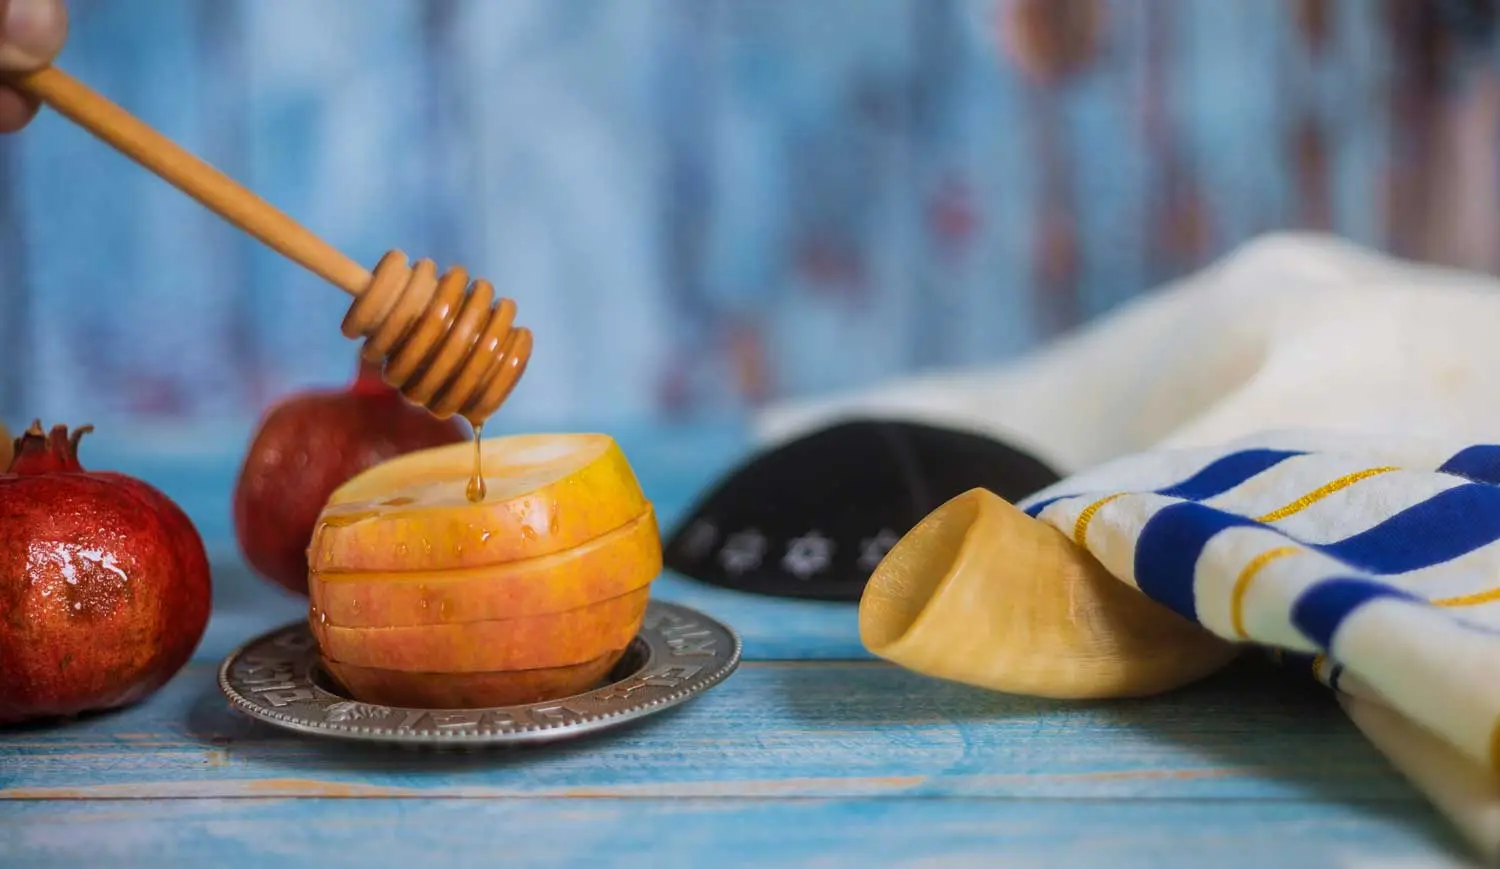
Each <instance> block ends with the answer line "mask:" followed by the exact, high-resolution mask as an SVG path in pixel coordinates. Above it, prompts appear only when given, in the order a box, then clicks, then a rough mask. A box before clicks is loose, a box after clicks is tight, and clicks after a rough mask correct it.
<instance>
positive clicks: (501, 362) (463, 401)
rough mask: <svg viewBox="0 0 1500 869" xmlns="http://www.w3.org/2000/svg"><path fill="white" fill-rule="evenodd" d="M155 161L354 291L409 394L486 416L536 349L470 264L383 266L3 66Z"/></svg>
mask: <svg viewBox="0 0 1500 869" xmlns="http://www.w3.org/2000/svg"><path fill="white" fill-rule="evenodd" d="M0 80H3V81H4V82H5V83H6V84H8V85H11V86H12V87H16V88H19V89H20V90H23V91H25V92H26V93H28V94H31V95H32V96H34V97H36V98H37V99H38V100H41V101H42V102H43V103H45V104H47V105H48V106H51V107H52V108H53V109H55V110H56V111H57V112H59V113H60V114H62V115H63V116H65V117H67V118H69V119H71V120H72V121H74V122H75V123H77V124H78V125H79V126H81V127H83V128H84V129H86V130H88V131H89V132H91V133H93V134H94V135H95V136H97V137H99V138H100V139H101V140H103V141H104V142H106V143H108V144H109V145H111V146H113V147H114V148H115V149H116V150H118V151H119V152H120V153H122V154H124V155H125V156H127V157H129V158H130V159H132V160H134V161H135V162H137V163H139V164H140V165H142V166H144V167H146V168H147V169H149V170H150V171H151V172H153V173H155V174H156V175H158V176H160V177H161V178H162V179H164V180H165V181H167V182H168V183H169V184H171V185H172V186H174V187H176V188H178V189H179V190H181V191H182V192H184V193H186V194H187V195H189V196H191V197H192V198H194V199H196V200H198V201H199V202H201V203H203V205H205V206H207V207H208V208H209V210H211V211H213V212H215V213H217V214H219V215H221V216H222V217H224V219H225V220H228V221H229V222H230V223H232V224H234V225H235V226H237V227H239V228H240V229H242V230H244V231H245V232H247V233H249V234H250V235H252V236H254V237H255V238H258V239H260V241H261V242H263V243H264V244H265V245H266V246H268V247H270V248H271V249H273V250H275V251H277V252H279V253H281V254H282V255H283V256H285V257H287V258H288V259H290V260H292V261H293V262H296V263H299V264H301V265H302V266H303V267H305V268H307V269H308V270H309V271H311V272H313V273H314V274H316V275H318V276H319V277H321V278H323V279H324V280H326V281H328V282H329V283H331V284H333V285H334V286H336V287H338V288H339V289H341V290H343V291H344V292H346V293H348V294H349V295H351V296H353V297H354V301H353V303H351V304H350V306H349V311H348V313H346V314H345V315H344V322H343V333H344V335H345V336H346V337H349V338H364V339H365V345H364V351H363V353H364V358H365V359H367V360H369V361H370V362H382V361H383V362H384V363H385V367H384V370H383V372H382V377H383V378H384V380H385V382H386V383H388V384H390V385H391V386H393V387H395V388H396V389H398V390H400V392H401V394H402V395H404V396H406V398H407V399H408V400H409V401H412V402H413V403H415V404H419V405H421V406H423V407H425V408H427V410H428V411H429V412H431V413H432V414H434V415H435V416H438V417H442V418H446V417H448V416H451V415H453V414H462V415H463V416H464V417H465V418H467V419H468V420H469V422H470V423H472V424H474V425H476V426H477V425H481V424H482V423H483V421H484V419H485V418H487V417H488V416H489V415H490V414H491V413H493V412H494V411H495V410H496V409H497V408H498V407H499V406H500V405H501V404H502V403H503V402H504V401H505V399H506V397H507V396H509V395H510V392H511V390H512V389H514V388H515V385H516V383H517V381H519V380H520V379H521V375H522V374H523V373H524V372H525V370H526V365H527V363H528V362H529V360H530V359H531V346H532V338H531V331H530V330H529V329H526V328H525V327H518V326H515V324H514V320H515V313H516V305H515V303H514V302H513V301H511V300H510V299H504V298H501V299H496V297H495V295H494V288H493V287H491V286H490V285H489V283H488V282H486V281H483V280H476V281H474V282H472V283H470V281H469V277H468V274H467V273H466V272H464V271H463V270H462V269H452V270H450V271H448V272H446V273H444V274H442V275H438V274H437V270H436V266H435V265H434V264H433V262H432V261H431V260H425V259H424V260H420V261H419V262H417V263H416V264H415V265H409V264H408V263H407V260H406V256H405V255H404V254H402V253H401V252H400V251H391V252H389V253H387V254H386V255H385V256H384V257H383V258H382V259H381V260H380V263H379V264H378V265H376V267H375V269H374V270H373V272H371V271H368V270H366V269H365V268H364V267H363V266H361V265H360V264H359V263H357V262H355V261H353V260H351V259H349V258H348V257H346V256H344V255H343V254H342V253H340V252H339V251H338V250H337V249H335V248H334V247H332V246H331V245H329V244H328V243H327V242H325V241H323V240H322V239H320V238H318V237H317V236H316V235H314V234H313V233H311V232H309V231H308V230H306V229H304V228H303V227H302V226H301V225H300V224H298V223H297V222H296V221H295V220H292V219H291V218H290V217H288V216H286V215H285V214H283V213H282V212H281V211H279V210H277V209H276V208H275V207H274V206H272V205H271V204H270V203H268V202H266V201H265V200H263V199H261V198H260V197H259V196H256V195H255V194H254V193H251V192H250V191H249V190H246V189H245V188H244V187H241V186H240V185H239V184H237V183H235V182H234V181H233V180H232V179H231V178H230V177H229V176H227V175H225V174H224V173H223V172H220V171H219V170H217V169H215V168H214V167H212V166H210V165H208V164H207V163H205V162H203V161H202V160H200V159H198V158H197V157H195V156H193V155H192V154H190V153H188V152H187V151H185V150H183V149H182V148H181V147H179V146H178V145H176V144H175V143H173V142H172V140H170V139H168V138H167V137H166V136H163V135H162V134H160V133H158V132H156V131H155V130H153V129H151V128H150V127H149V126H147V125H146V124H145V123H143V122H142V121H141V120H140V119H138V118H136V117H134V116H132V115H131V114H130V113H129V112H127V111H125V110H124V109H122V108H120V107H119V106H117V105H115V104H114V103H112V102H110V101H109V100H107V99H105V98H104V97H103V96H100V95H99V94H97V93H95V92H94V91H92V90H91V89H89V87H88V86H86V85H84V84H83V83H82V82H80V81H78V80H76V79H74V78H73V77H72V76H70V75H68V74H67V73H65V72H63V71H62V70H60V69H58V68H56V67H48V68H45V69H41V70H37V71H35V72H30V73H22V74H17V75H0Z"/></svg>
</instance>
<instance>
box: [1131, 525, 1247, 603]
mask: <svg viewBox="0 0 1500 869" xmlns="http://www.w3.org/2000/svg"><path fill="white" fill-rule="evenodd" d="M1246 527H1250V528H1266V527H1268V526H1266V525H1263V524H1261V523H1260V522H1256V521H1255V520H1254V519H1251V518H1248V517H1246V516H1236V515H1235V514H1233V513H1226V512H1224V511H1223V510H1215V509H1214V508H1212V507H1205V506H1203V505H1202V504H1199V503H1197V502H1196V501H1184V502H1182V503H1181V504H1173V505H1172V506H1170V507H1164V508H1162V509H1161V510H1159V511H1158V512H1157V513H1156V515H1154V516H1152V517H1151V518H1150V519H1148V520H1146V525H1145V527H1143V528H1142V529H1141V534H1140V537H1139V538H1138V539H1137V540H1136V544H1135V583H1136V587H1138V588H1139V589H1140V590H1141V591H1143V592H1145V593H1146V596H1147V597H1149V598H1151V599H1152V600H1154V601H1156V602H1157V603H1159V604H1161V605H1163V606H1165V607H1167V608H1169V609H1171V610H1173V611H1174V612H1176V613H1177V614H1178V615H1180V616H1182V617H1184V618H1189V619H1193V620H1194V621H1197V620H1198V606H1197V603H1196V601H1195V596H1194V594H1193V576H1194V573H1195V572H1196V570H1197V567H1198V557H1199V556H1200V555H1202V554H1203V547H1204V546H1206V545H1207V544H1208V541H1209V540H1212V539H1213V537H1214V535H1216V534H1218V533H1219V532H1220V531H1223V530H1225V529H1226V528H1246Z"/></svg>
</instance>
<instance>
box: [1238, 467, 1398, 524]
mask: <svg viewBox="0 0 1500 869" xmlns="http://www.w3.org/2000/svg"><path fill="white" fill-rule="evenodd" d="M1396 470H1400V469H1399V468H1366V469H1365V470H1363V471H1355V472H1354V473H1352V474H1346V475H1344V476H1342V477H1339V478H1338V479H1337V480H1334V481H1333V482H1331V483H1327V484H1325V485H1322V486H1319V487H1318V488H1316V489H1313V490H1312V491H1311V492H1308V493H1307V494H1306V495H1303V496H1302V497H1300V498H1298V499H1297V500H1295V501H1292V502H1291V503H1289V504H1284V505H1282V506H1280V507H1277V508H1276V509H1275V510H1272V511H1271V512H1269V513H1266V514H1263V515H1260V516H1256V517H1255V521H1257V522H1275V521H1276V520H1278V519H1285V518H1286V517H1288V516H1292V515H1295V514H1297V513H1301V512H1302V511H1303V510H1306V509H1307V508H1308V507H1310V506H1312V505H1313V504H1316V503H1318V502H1319V501H1321V500H1323V499H1324V498H1327V497H1328V496H1329V495H1332V494H1333V493H1334V492H1338V491H1341V490H1343V489H1347V488H1349V487H1350V486H1352V485H1354V484H1355V483H1358V482H1359V481H1360V480H1364V479H1367V478H1369V477H1373V476H1375V475H1376V474H1384V473H1387V472H1388V471H1396Z"/></svg>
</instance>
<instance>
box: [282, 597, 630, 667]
mask: <svg viewBox="0 0 1500 869" xmlns="http://www.w3.org/2000/svg"><path fill="white" fill-rule="evenodd" d="M650 594H651V588H650V586H646V587H644V588H640V589H637V590H636V591H632V592H629V593H627V594H623V595H621V596H619V597H617V598H614V599H612V600H606V601H600V602H599V603H594V604H589V605H588V606H584V607H579V608H578V609H575V610H569V611H567V612H561V613H548V614H546V615H540V616H525V617H522V618H518V619H496V620H493V621H486V622H468V623H466V624H458V625H418V626H408V627H392V628H344V627H337V626H333V625H329V624H326V623H324V622H323V621H322V620H321V619H316V618H315V619H309V624H310V625H311V627H312V632H313V636H314V637H315V638H316V639H317V641H318V648H319V650H320V651H321V652H322V654H323V655H324V657H326V658H329V659H332V660H334V661H341V662H343V663H345V664H353V665H355V666H359V667H375V668H377V669H383V670H405V671H408V672H428V673H479V672H485V671H500V670H534V669H538V668H541V667H566V666H570V665H572V664H581V663H583V662H584V661H591V660H593V659H594V658H597V657H599V656H600V655H602V654H604V653H605V652H608V651H610V650H613V649H623V648H625V646H626V644H627V643H629V642H630V640H631V639H632V638H633V637H634V636H635V635H636V633H637V632H638V631H639V630H640V629H641V622H642V621H643V620H644V619H645V615H646V603H647V600H648V599H649V597H650Z"/></svg>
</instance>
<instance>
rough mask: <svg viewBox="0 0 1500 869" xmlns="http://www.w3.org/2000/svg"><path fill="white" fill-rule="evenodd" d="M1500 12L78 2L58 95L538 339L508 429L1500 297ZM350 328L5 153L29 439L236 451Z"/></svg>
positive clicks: (1020, 1)
mask: <svg viewBox="0 0 1500 869" xmlns="http://www.w3.org/2000/svg"><path fill="white" fill-rule="evenodd" d="M1493 6H1494V4H1493V3H1490V2H1482V0H1471V2H1424V0H1109V2H1106V0H1030V2H1028V0H123V2H122V0H71V9H72V12H73V38H72V40H71V42H70V44H69V46H68V48H67V50H66V52H65V53H64V55H63V57H62V59H61V61H60V64H61V65H62V66H63V67H64V68H66V69H68V70H69V71H71V72H72V73H74V74H75V75H77V76H79V77H80V78H82V79H83V80H85V81H86V82H88V83H90V84H92V85H93V86H95V87H96V88H98V89H99V90H100V91H102V92H104V93H105V94H106V95H108V96H110V97H111V98H113V99H115V100H116V101H118V102H119V103H121V104H122V105H123V106H125V107H127V108H128V109H130V110H131V111H133V112H136V113H138V114H139V115H141V116H142V117H144V118H145V119H146V120H147V121H148V122H150V123H152V124H153V125H156V126H157V127H158V128H159V129H161V130H162V131H164V132H165V133H167V134H168V135H170V136H172V137H174V138H176V139H177V140H179V141H180V142H182V143H183V144H185V145H186V146H187V147H189V148H190V149H192V150H194V151H195V152H197V153H199V154H200V155H202V156H203V157H205V158H206V159H208V160H209V161H210V162H213V163H215V164H216V165H218V166H220V167H221V168H223V169H224V170H226V171H227V172H229V173H230V174H231V175H233V176H235V177H237V178H239V179H240V180H242V181H243V182H244V183H246V184H247V185H248V186H250V187H251V188H252V189H254V190H256V191H258V192H259V193H261V194H262V195H264V196H265V197H267V198H268V199H270V200H271V201H272V202H274V203H276V204H277V205H279V206H280V207H282V208H283V209H284V210H286V211H287V212H289V213H290V214H292V215H293V216H294V217H296V218H298V219H299V220H301V221H303V222H304V223H305V224H306V225H307V226H309V227H310V228H312V229H313V230H314V231H316V232H318V233H320V234H322V235H323V236H324V237H325V238H327V239H328V240H329V241H330V242H332V243H333V244H334V245H336V246H338V247H340V248H342V249H343V250H345V251H346V252H347V253H349V254H350V255H351V256H353V257H355V258H356V259H359V260H361V261H363V262H367V263H370V264H372V265H373V263H374V262H375V261H376V260H377V259H378V258H379V256H380V255H381V254H382V253H383V252H384V251H385V250H386V249H388V248H392V247H399V248H402V249H404V250H405V251H407V252H408V253H410V254H412V255H414V256H431V257H433V258H435V259H437V260H438V262H439V263H440V264H452V263H461V264H464V265H466V266H468V267H469V268H470V270H471V271H472V272H476V273H479V274H482V275H485V276H488V277H489V278H490V279H491V280H492V281H493V282H494V284H495V285H496V287H497V288H498V289H499V291H500V292H501V293H502V294H505V295H509V296H511V297H513V298H515V299H516V300H517V302H518V304H519V308H520V320H521V322H523V323H524V324H526V325H529V326H531V327H532V328H533V329H534V330H535V332H536V336H537V343H536V351H535V355H534V358H533V361H532V364H531V367H530V369H529V371H528V373H527V375H526V377H525V379H524V380H523V382H522V385H521V387H520V388H519V389H518V390H517V392H516V393H515V394H514V396H513V398H512V400H511V401H510V403H508V404H507V406H506V407H505V409H504V410H503V411H502V417H503V418H501V419H497V427H503V428H551V427H563V428H570V427H581V426H590V427H598V426H612V425H621V426H638V425H649V424H655V423H660V422H664V421H694V420H698V421H701V420H720V421H722V420H734V419H736V418H739V417H742V416H743V415H744V414H745V413H746V412H748V411H752V410H753V409H754V408H755V407H756V406H758V405H760V404H762V403H764V402H766V401H768V400H772V399H775V398H778V397H785V396H806V395H811V394H819V393H824V392H827V391H830V390H836V389H842V388H847V387H852V386H857V385H861V384H867V383H870V382H872V381H876V380H878V379H882V378H885V377H889V376H892V375H897V374H901V373H906V372H911V371H916V370H922V369H929V368H933V367H940V366H941V367H947V366H957V365H966V364H972V363H978V362H990V361H994V360H999V359H1004V358H1008V357H1012V356H1014V355H1016V354H1018V353H1021V352H1023V351H1025V350H1027V349H1028V348H1031V347H1034V346H1036V345H1037V344H1039V343H1040V342H1044V341H1046V340H1048V339H1049V338H1050V337H1052V336H1054V335H1056V334H1058V333H1059V332H1061V331H1064V330H1067V329H1069V328H1072V327H1074V326H1076V325H1077V324H1079V323H1082V322H1085V321H1087V320H1088V319H1090V318H1093V317H1097V316H1099V315H1101V314H1102V313H1104V312H1106V311H1108V310H1110V309H1111V308H1112V307H1114V306H1116V305H1118V304H1119V303H1121V302H1122V301H1124V300H1126V299H1128V298H1129V297H1131V296H1132V295H1135V294H1138V293H1141V292H1144V291H1148V290H1149V289H1150V288H1151V287H1153V286H1156V285H1158V284H1160V283H1161V282H1162V281H1165V280H1168V279H1170V278H1172V277H1174V276H1177V275H1180V274H1182V273H1184V272H1187V271H1190V270H1192V269H1194V268H1197V267H1200V266H1202V265H1204V264H1205V263H1207V262H1208V261H1209V260H1211V259H1212V258H1213V257H1215V256H1217V255H1218V254H1220V253H1222V252H1224V251H1225V250H1226V249H1228V248H1230V247H1232V246H1234V245H1235V244H1237V243H1239V242H1241V241H1243V240H1244V239H1246V238H1248V237H1250V236H1252V235H1254V234H1256V233H1259V232H1263V231H1266V230H1270V229H1275V228H1284V227H1303V228H1313V229H1331V230H1334V231H1336V232H1339V233H1341V234H1343V235H1346V236H1349V237H1351V238H1353V239H1355V240H1357V241H1360V242H1363V243H1366V244H1371V245H1376V246H1379V247H1383V248H1386V249H1389V250H1394V251H1397V252H1399V253H1403V254H1406V255H1410V256H1415V257H1420V258H1423V259H1429V260H1437V261H1444V262H1449V263H1454V264H1458V265H1464V266H1468V267H1472V268H1478V269H1483V270H1495V269H1496V267H1497V265H1500V181H1497V177H1500V175H1497V169H1500V151H1497V148H1496V133H1497V129H1500V128H1497V123H1500V97H1497V94H1500V89H1497V78H1496V66H1495V58H1496V40H1495V38H1494V31H1493ZM347 302H348V299H347V297H346V296H344V295H343V294H342V293H340V292H338V291H336V290H335V289H333V288H332V287H330V286H328V285H326V284H323V283H321V282H320V281H319V280H318V279H317V278H314V277H312V276H311V275H309V274H307V273H305V272H303V271H302V270H301V269H300V268H299V267H297V266H294V265H292V264H290V263H288V262H286V261H284V260H282V259H280V258H279V257H278V256H277V255H275V254H272V253H270V252H268V251H266V250H264V249H262V248H260V247H258V246H257V244H256V243H255V242H253V241H250V240H249V239H247V238H245V237H243V236H241V235H239V234H238V233H237V232H236V231H235V230H232V229H230V228H228V227H227V225H225V224H223V223H222V222H221V221H220V220H219V219H218V218H216V217H214V216H213V215H211V214H209V213H208V212H206V211H204V210H203V209H202V208H200V207H199V206H198V205H197V204H195V203H194V202H192V201H190V200H188V199H187V198H185V197H183V196H182V195H181V194H179V193H177V192H176V191H175V190H174V189H172V188H170V187H168V186H167V185H165V184H164V183H162V182H161V181H159V180H157V179H155V178H154V177H152V176H149V175H148V174H146V173H145V172H144V171H143V170H140V169H138V168H136V167H135V166H134V165H133V164H130V163H128V162H127V161H126V160H125V159H124V158H122V157H120V156H118V155H116V154H115V153H114V152H113V151H111V150H109V149H108V148H106V147H105V146H103V145H101V144H100V143H98V142H97V141H95V140H93V139H92V138H90V137H89V136H88V135H87V134H85V133H83V132H81V131H80V130H78V129H76V128H74V127H72V126H71V125H70V124H69V123H67V122H65V121H63V120H62V119H61V118H59V117H58V116H56V115H54V114H50V113H44V116H43V117H42V118H41V119H39V121H38V122H37V123H36V124H35V125H34V126H33V127H31V128H29V129H28V130H27V131H26V132H25V133H23V134H22V135H19V136H10V137H4V138H3V139H0V418H3V419H4V420H6V421H7V422H8V423H10V424H11V425H12V426H13V427H14V426H16V425H18V424H24V423H25V422H26V421H29V420H30V419H31V418H32V417H37V416H40V417H42V418H44V419H45V420H46V421H48V422H49V423H50V422H53V421H64V422H68V423H71V424H79V423H82V422H93V423H95V424H96V425H98V426H99V427H100V430H101V434H100V437H105V436H108V437H110V438H112V439H114V440H116V441H119V440H121V439H124V440H130V439H136V440H139V441H141V442H150V443H154V444H157V445H174V446H173V448H181V449H188V448H190V447H192V446H193V445H198V446H200V447H202V448H204V449H209V448H211V447H214V445H217V448H221V449H228V450H230V451H233V450H236V449H239V448H240V446H241V445H242V444H243V442H244V440H245V438H247V437H248V436H249V431H250V428H251V427H252V426H253V424H254V421H255V419H256V418H257V417H258V416H259V414H260V413H261V412H262V411H263V409H264V408H265V407H266V406H267V405H268V404H269V403H270V402H271V401H273V400H275V399H276V398H277V397H279V396H282V395H285V394H287V393H288V392H290V391H293V390H296V389H298V388H301V387H304V386H307V385H311V384H332V383H338V382H341V381H344V380H346V379H347V378H348V377H349V375H350V374H351V373H352V370H353V367H354V357H355V352H356V345H355V344H353V343H352V342H349V341H348V340H346V339H344V338H343V337H342V336H341V334H340V333H339V320H340V318H341V317H342V315H343V312H344V310H345V306H346V304H347Z"/></svg>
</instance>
